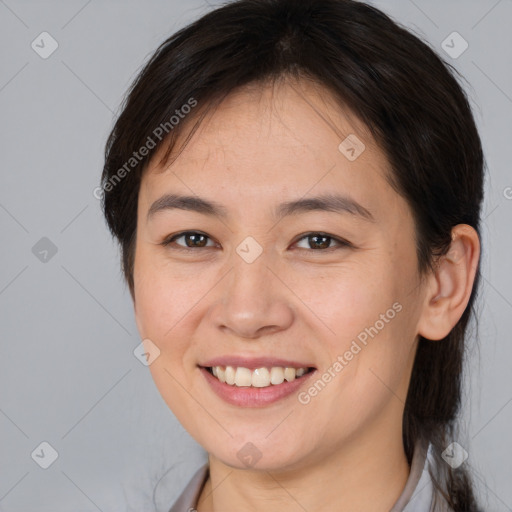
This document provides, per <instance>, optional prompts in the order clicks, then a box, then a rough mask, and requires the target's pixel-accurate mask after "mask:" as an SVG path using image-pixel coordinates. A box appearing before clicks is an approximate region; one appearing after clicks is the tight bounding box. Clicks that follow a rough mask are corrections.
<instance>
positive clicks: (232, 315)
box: [210, 254, 294, 339]
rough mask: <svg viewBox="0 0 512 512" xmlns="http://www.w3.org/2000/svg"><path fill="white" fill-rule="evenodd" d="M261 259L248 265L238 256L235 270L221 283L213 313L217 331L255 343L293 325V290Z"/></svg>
mask: <svg viewBox="0 0 512 512" xmlns="http://www.w3.org/2000/svg"><path fill="white" fill-rule="evenodd" d="M267 263H268V262H267V260H266V258H265V257H264V255H261V256H260V257H259V258H258V259H257V260H256V261H254V262H252V263H246V262H245V261H243V260H242V259H241V258H240V257H239V256H238V255H236V254H235V256H234V260H233V268H232V269H231V272H229V273H228V275H226V276H225V278H224V279H223V280H222V281H221V283H219V284H220V285H221V287H220V288H219V293H218V295H217V299H216V301H215V303H214V305H213V306H212V308H211V311H210V319H211V321H213V323H214V324H215V327H216V328H217V329H220V330H222V331H224V333H225V334H226V333H227V334H231V335H232V336H235V337H238V338H248V339H256V338H258V337H260V336H264V335H267V334H272V333H275V332H279V331H281V330H284V329H287V328H288V327H290V325H291V324H292V322H293V319H294V310H293V307H292V306H291V300H290V299H291V295H292V294H291V292H290V290H289V289H288V288H287V287H286V286H285V285H284V284H283V282H281V280H279V279H278V278H277V277H276V271H275V270H273V271H272V270H271V269H270V268H269V267H268V266H267Z"/></svg>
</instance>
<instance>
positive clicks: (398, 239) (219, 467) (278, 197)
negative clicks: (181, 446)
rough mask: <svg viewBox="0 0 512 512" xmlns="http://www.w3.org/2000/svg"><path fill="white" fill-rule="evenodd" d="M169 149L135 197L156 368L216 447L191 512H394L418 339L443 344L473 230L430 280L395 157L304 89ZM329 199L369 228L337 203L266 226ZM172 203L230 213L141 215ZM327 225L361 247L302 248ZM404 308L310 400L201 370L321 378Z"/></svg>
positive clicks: (185, 416)
mask: <svg viewBox="0 0 512 512" xmlns="http://www.w3.org/2000/svg"><path fill="white" fill-rule="evenodd" d="M348 134H356V135H357V137H358V138H359V139H360V140H361V141H363V142H364V144H365V146H366V149H365V151H364V152H363V153H362V154H361V155H360V156H359V157H358V158H357V159H356V160H355V161H349V160H348V159H347V158H346V157H345V155H344V154H342V153H341V152H340V151H339V150H338V145H339V144H340V142H341V141H342V140H343V139H344V138H345V137H346V136H347V135H348ZM160 156H161V153H157V154H156V155H155V157H154V158H153V159H152V160H151V162H150V164H149V166H148V169H147V171H146V173H145V174H144V176H143V179H142V183H141V188H140V193H139V199H138V221H137V240H136V248H135V266H134V285H135V286H134V297H135V317H136V321H137V326H138V329H139V332H140V334H141V337H142V338H143V339H150V340H151V341H152V343H154V344H155V345H156V346H157V347H158V348H159V350H160V355H159V357H157V358H156V359H155V361H154V362H153V363H152V364H151V365H150V367H149V368H150V371H151V374H152V376H153V378H154V381H155V383H156V386H157V388H158V389H159V391H160V393H161V395H162V397H163V399H164V400H165V402H166V403H167V404H168V406H169V407H170V409H171V410H172V411H173V413H174V414H175V415H176V417H177V418H178V420H179V421H180V422H181V423H182V425H183V426H184V427H185V429H186V430H187V431H188V432H189V433H190V434H191V435H192V436H193V437H194V438H195V439H196V440H197V442H198V443H199V444H201V445H202V446H203V447H204V449H205V450H206V451H207V452H208V454H209V463H210V477H209V479H208V481H207V483H206V485H205V487H204V489H203V491H202V493H201V496H200V500H199V505H198V511H199V512H228V511H231V510H233V511H235V510H237V511H238V510H247V511H260V510H265V512H273V511H277V510H279V511H280V512H282V510H283V507H284V509H285V510H287V511H295V510H297V511H303V510H304V509H305V510H308V511H309V512H315V511H325V510H336V511H341V512H343V511H350V512H355V511H363V510H373V511H382V512H384V511H388V510H389V509H390V508H391V507H392V505H393V504H394V503H395V501H396V500H397V498H398V497H399V495H400V494H401V493H402V491H403V488H404V486H405V483H406V481H407V478H408V475H409V466H408V463H407V460H406V457H405V453H404V450H403V443H402V416H403V409H404V403H405V398H406V394H407V388H408V385H409V381H410V376H411V371H412V364H413V361H414V355H415V352H416V348H417V341H418V335H419V334H421V335H423V336H425V337H426V338H428V339H431V340H439V339H442V338H443V337H444V336H446V334H448V332H449V331H450V330H451V329H452V328H453V326H454V325H455V324H456V323H457V321H458V319H459V318H460V316H461V315H462V313H463V311H464V309H465V307H466V304H467V302H468V300H469V297H470V293H471V288H472V285H473V281H474V276H475V271H476V265H477V262H478V258H479V254H480V253H479V250H480V248H479V247H480V246H479V241H478V236H477V234H476V232H475V231H474V229H473V228H471V227H469V226H466V225H459V226H456V227H455V228H454V229H453V239H454V241H453V244H452V250H451V251H450V253H449V254H448V256H447V257H445V258H443V259H442V260H441V261H440V265H439V266H438V269H437V271H436V272H435V273H432V274H431V275H428V276H426V278H425V279H421V276H420V275H419V274H418V271H417V258H416V252H415V251H416V249H415V245H414V223H413V218H412V215H411V211H410V208H409V206H408V205H407V203H406V202H405V200H404V199H403V198H402V197H400V196H399V195H398V194H397V193H396V192H395V191H394V190H393V189H392V188H391V187H390V185H389V184H388V183H387V181H386V179H385V176H386V173H388V172H389V166H388V162H387V160H386V158H385V156H384V154H383V153H382V152H381V150H380V149H379V148H378V147H377V145H376V144H375V142H374V141H373V140H372V138H371V137H370V135H369V133H368V132H367V130H366V129H365V127H364V126H363V125H362V124H361V123H359V122H358V121H357V118H356V116H354V115H353V114H352V115H350V112H349V111H348V110H346V109H345V110H343V109H341V108H340V106H339V104H337V103H336V102H335V101H334V99H333V98H332V97H331V95H330V94H329V93H328V92H327V91H326V90H324V89H322V88H321V87H320V86H318V85H315V84H313V83H310V82H291V81H287V82H283V83H282V84H277V85H275V86H274V87H271V86H267V87H264V88H262V87H259V88H255V87H246V88H244V89H241V90H239V91H237V92H236V93H233V94H231V95H230V96H229V97H228V98H227V99H226V100H225V101H224V102H223V103H222V105H221V106H220V107H219V108H218V109H217V110H216V111H215V112H214V113H213V115H211V116H209V117H208V118H207V119H206V120H205V121H204V122H203V123H202V124H201V125H200V128H199V129H198V131H197V132H196V133H195V134H194V136H193V138H192V139H191V140H190V141H189V143H188V145H187V146H186V147H185V149H184V151H183V153H182V154H181V155H180V156H179V157H178V158H177V159H176V160H175V161H174V162H173V163H172V164H171V165H167V166H163V165H161V164H160V163H159V160H160ZM333 192H336V193H343V194H346V195H349V196H350V197H351V198H353V199H355V200H356V201H358V202H359V203H360V204H361V205H363V206H364V207H365V208H367V209H368V210H369V211H370V212H371V213H372V215H373V216H374V218H375V221H374V222H369V221H367V220H364V219H363V218H361V217H358V216H355V215H351V214H348V213H341V214H340V213H334V212H327V211H310V212H305V213H300V214H296V215H292V216H289V217H285V218H283V219H282V220H280V221H279V222H278V223H277V224H276V221H275V219H274V218H273V217H272V210H273V208H275V207H276V205H278V204H279V203H281V202H284V201H291V200H296V199H300V198H302V197H303V196H305V197H311V196H314V195H320V194H322V193H333ZM164 193H179V194H186V195H197V196H200V197H202V198H206V199H209V200H214V201H216V202H218V203H221V204H222V205H223V206H224V207H225V208H226V209H227V211H228V217H227V218H226V219H219V218H216V217H212V216H209V215H205V214H202V213H198V212H192V211H185V210H178V209H169V210H165V211H160V212H158V213H156V214H155V215H154V216H152V217H151V218H150V220H148V219H147V212H148V210H149V208H150V206H151V205H152V203H153V202H154V201H156V200H157V199H158V198H159V197H160V196H161V195H163V194H164ZM194 230H195V231H199V232H201V233H203V234H206V235H207V237H209V238H207V239H206V240H207V247H199V248H197V243H196V247H194V243H193V241H192V242H191V241H190V240H189V241H188V244H189V246H190V248H189V250H188V251H186V250H185V251H183V250H182V251H180V250H178V249H179V248H180V247H181V248H182V249H185V248H186V247H187V239H186V238H184V237H182V238H180V239H178V240H176V241H175V242H174V243H173V244H171V245H169V246H167V247H164V246H162V245H160V243H161V242H162V241H163V240H164V239H166V238H168V237H169V235H171V234H177V233H179V232H182V231H194ZM317 232H323V233H328V234H330V235H331V236H332V237H339V238H341V239H345V240H347V241H349V242H350V243H351V244H352V246H348V247H347V246H339V247H338V245H337V243H336V241H335V240H331V241H330V242H329V239H328V241H327V243H328V244H330V245H328V247H333V248H334V249H331V248H328V249H322V248H316V247H317V246H318V244H316V245H315V241H314V240H311V238H303V237H304V236H305V235H306V234H313V235H314V234H315V233H317ZM248 236H251V237H253V238H254V239H255V240H256V241H257V242H258V243H259V245H260V246H261V248H262V250H263V252H262V254H261V255H260V256H259V257H258V258H257V259H256V260H255V261H254V262H253V263H250V264H249V263H247V262H246V261H244V259H242V258H241V257H240V256H239V254H238V253H237V252H236V248H237V246H238V245H239V244H240V243H241V242H242V241H243V240H244V239H245V238H246V237H248ZM200 245H201V244H200ZM397 302H398V303H399V304H400V305H401V306H402V310H401V311H400V312H399V313H397V314H396V315H395V317H394V318H393V319H392V320H390V321H389V322H388V323H386V324H385V327H384V328H383V329H381V330H380V331H379V333H378V334H377V335H375V336H374V337H373V338H370V339H369V341H368V343H367V345H366V346H363V348H362V350H361V351H360V352H359V353H358V354H357V355H355V356H354V358H353V359H352V360H351V361H349V362H348V364H347V365H346V366H345V367H344V368H343V370H342V371H341V372H339V373H337V374H336V377H334V378H333V379H332V380H331V382H329V383H328V384H327V385H326V386H325V388H324V389H323V390H322V391H321V392H319V393H318V394H317V396H315V397H313V398H312V399H311V401H310V402H309V403H308V404H301V403H300V402H299V401H298V399H297V394H296V393H294V394H292V395H291V396H289V397H287V398H285V399H283V400H280V401H278V402H277V403H275V404H271V405H268V406H265V407H257V408H242V407H237V406H234V405H230V404H227V403H225V402H224V401H223V400H221V399H220V398H219V397H218V396H217V395H216V394H215V393H214V392H213V391H212V390H211V388H210V386H209V385H208V384H207V382H206V380H205V378H204V376H203V375H202V374H201V372H200V370H199V368H198V366H197V365H198V364H200V363H201V362H204V361H206V360H207V359H210V358H212V357H215V356H221V355H234V354H236V355H243V356H258V355H265V356H273V357H281V358H288V359H294V360H296V361H305V362H309V363H311V364H312V365H313V366H315V367H316V368H317V369H318V372H317V373H318V374H322V373H323V372H324V371H326V370H327V369H328V368H329V367H332V365H333V363H334V362H335V361H336V360H337V357H338V355H340V354H344V353H345V352H346V351H347V350H348V349H349V348H350V345H351V342H352V340H354V339H356V338H357V335H358V334H359V333H361V332H362V331H364V329H365V328H367V327H370V326H373V325H375V323H376V321H377V320H379V318H380V315H381V314H383V313H385V312H386V311H387V310H389V309H390V308H391V307H392V305H393V304H394V303H397ZM432 342H433V343H434V342H435V341H432ZM299 391H304V389H302V388H301V389H300V390H299ZM248 442H251V443H253V444H254V445H255V446H256V447H257V449H258V450H259V452H260V453H261V455H262V457H261V459H260V460H259V461H258V462H257V464H256V465H255V466H254V467H251V468H248V467H246V466H245V465H244V464H243V463H242V462H241V461H240V460H239V459H238V457H237V452H238V450H240V449H241V448H242V447H243V446H244V445H245V444H246V443H248Z"/></svg>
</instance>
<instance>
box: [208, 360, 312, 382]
mask: <svg viewBox="0 0 512 512" xmlns="http://www.w3.org/2000/svg"><path fill="white" fill-rule="evenodd" d="M201 368H203V369H204V370H206V371H207V372H208V373H209V374H210V375H212V376H213V377H214V378H215V379H217V380H218V381H219V382H221V383H223V384H227V385H228V386H233V387H252V388H268V387H274V386H279V385H281V384H283V383H285V382H293V381H295V380H299V379H303V378H304V377H305V376H307V375H308V374H310V373H312V372H313V371H315V368H314V367H312V366H302V367H298V368H294V367H290V366H271V367H264V366H263V367H261V368H254V369H251V368H246V367H244V366H229V365H228V366H204V367H201Z"/></svg>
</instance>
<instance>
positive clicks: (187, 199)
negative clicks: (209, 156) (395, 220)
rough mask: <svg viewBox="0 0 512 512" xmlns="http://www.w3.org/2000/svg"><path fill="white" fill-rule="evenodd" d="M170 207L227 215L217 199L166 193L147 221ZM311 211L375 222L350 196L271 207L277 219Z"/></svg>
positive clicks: (291, 202)
mask: <svg viewBox="0 0 512 512" xmlns="http://www.w3.org/2000/svg"><path fill="white" fill-rule="evenodd" d="M172 209H179V210H188V211H193V212H197V213H202V214H204V215H210V216H212V217H218V218H221V219H227V218H228V217H229V213H228V210H227V209H226V207H225V206H223V205H222V204H220V203H218V202H216V201H211V200H207V199H203V198H201V197H198V196H186V195H179V194H165V195H163V196H162V197H160V198H159V199H157V200H156V201H155V202H154V203H153V204H152V205H151V207H150V208H149V210H148V213H147V220H150V218H151V217H153V216H154V215H155V214H156V213H157V212H161V211H164V210H172ZM311 211H326V212H334V213H340V214H343V213H348V214H351V215H353V216H356V217H359V218H361V219H363V220H367V221H369V222H375V218H374V216H373V215H372V213H371V212H370V211H369V210H368V209H367V208H365V207H364V206H363V205H361V204H360V203H358V202H357V201H356V200H354V199H352V198H351V197H348V196H344V195H336V194H324V195H320V196H316V197H308V198H305V199H298V200H295V201H288V202H285V203H281V204H280V205H278V207H277V208H276V209H275V210H274V217H275V218H276V219H277V220H281V219H282V218H283V217H286V216H289V215H296V214H300V213H305V212H311Z"/></svg>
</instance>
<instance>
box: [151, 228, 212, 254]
mask: <svg viewBox="0 0 512 512" xmlns="http://www.w3.org/2000/svg"><path fill="white" fill-rule="evenodd" d="M180 238H183V239H184V241H185V245H182V244H177V245H178V246H179V248H182V249H184V250H187V249H194V248H198V249H201V248H203V247H208V246H207V245H206V243H207V240H210V237H208V236H207V235H205V234H203V233H199V232H197V231H184V232H183V233H177V234H176V235H172V236H171V237H169V238H166V239H165V240H164V241H163V242H162V243H161V245H163V246H164V247H166V246H168V245H170V244H172V243H173V242H175V241H176V240H179V239H180ZM209 247H211V246H209Z"/></svg>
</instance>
